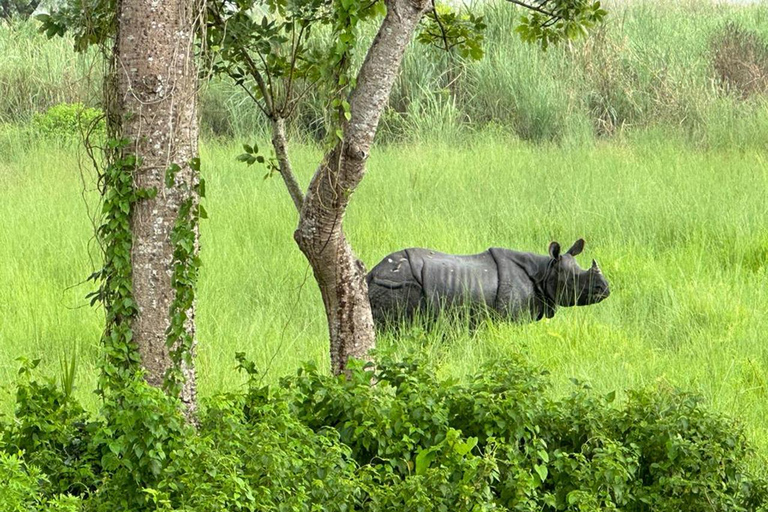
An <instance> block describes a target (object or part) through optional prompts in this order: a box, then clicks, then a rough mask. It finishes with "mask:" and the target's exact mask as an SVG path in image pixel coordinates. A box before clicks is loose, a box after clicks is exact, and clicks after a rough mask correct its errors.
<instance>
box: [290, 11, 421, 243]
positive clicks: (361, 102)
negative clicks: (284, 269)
mask: <svg viewBox="0 0 768 512" xmlns="http://www.w3.org/2000/svg"><path fill="white" fill-rule="evenodd" d="M429 1H430V0H389V1H388V2H387V14H386V16H385V18H384V20H383V21H382V23H381V26H380V27H379V31H378V33H377V34H376V38H375V39H374V40H373V43H371V46H370V48H369V50H368V54H367V55H366V57H365V61H364V62H363V65H362V67H361V68H360V72H359V73H358V75H357V82H356V83H357V85H356V87H355V89H354V90H353V91H352V93H351V94H350V97H349V104H350V114H351V117H350V120H349V121H348V122H346V123H344V124H343V126H342V128H343V140H342V141H341V142H339V143H337V144H336V146H335V147H334V148H333V149H332V150H330V151H329V152H328V153H326V155H325V157H324V158H323V161H322V163H321V164H320V166H319V167H318V169H317V171H315V174H314V176H313V177H312V181H311V182H310V185H309V189H308V192H307V196H306V198H305V199H304V206H303V208H302V212H301V220H300V223H299V227H298V229H297V230H296V233H294V238H296V241H297V242H298V244H299V246H300V247H302V250H304V251H305V252H306V251H307V250H309V251H320V250H321V249H322V247H323V246H324V245H325V243H326V241H327V240H328V237H330V236H332V234H333V233H334V232H335V228H334V227H335V222H336V219H340V218H343V214H344V211H345V209H346V206H347V204H348V202H349V198H350V196H351V195H352V193H353V192H354V190H355V188H357V185H358V184H359V183H360V181H361V180H362V179H363V175H364V174H365V162H366V160H367V158H368V154H369V151H370V148H371V145H372V144H373V139H374V136H375V135H376V129H377V127H378V124H379V118H380V117H381V114H382V112H383V111H384V108H385V107H386V104H387V100H388V99H389V94H390V92H391V90H392V86H393V84H394V82H395V79H396V78H397V74H398V71H399V70H400V64H401V62H402V60H403V55H404V54H405V50H406V47H407V45H408V43H409V41H410V40H411V36H412V35H413V32H414V30H415V29H416V25H417V24H418V22H419V20H420V19H421V17H422V15H423V14H424V11H425V10H426V8H427V6H428V5H429ZM311 247H314V248H315V249H311Z"/></svg>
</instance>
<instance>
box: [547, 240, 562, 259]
mask: <svg viewBox="0 0 768 512" xmlns="http://www.w3.org/2000/svg"><path fill="white" fill-rule="evenodd" d="M549 255H550V256H552V258H553V259H558V258H559V257H560V244H559V243H557V242H552V243H551V244H549Z"/></svg>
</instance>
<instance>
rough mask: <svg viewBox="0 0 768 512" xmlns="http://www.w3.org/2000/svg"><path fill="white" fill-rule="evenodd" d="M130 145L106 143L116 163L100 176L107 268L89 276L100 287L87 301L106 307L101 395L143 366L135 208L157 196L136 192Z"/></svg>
mask: <svg viewBox="0 0 768 512" xmlns="http://www.w3.org/2000/svg"><path fill="white" fill-rule="evenodd" d="M129 143H130V141H128V140H127V139H115V138H110V139H108V140H107V141H106V143H105V149H106V153H107V154H108V155H111V157H110V156H108V157H107V158H108V160H111V162H110V163H108V164H107V166H106V168H105V169H104V171H103V173H102V174H101V175H100V176H99V179H100V182H101V184H102V188H101V194H102V197H103V206H102V210H101V214H102V223H101V225H100V226H99V227H98V228H97V230H96V236H97V239H98V241H99V243H100V245H101V247H102V249H103V251H104V266H103V267H102V268H101V269H100V270H98V271H96V272H94V273H93V274H91V276H90V277H89V279H90V280H93V281H96V282H97V283H98V284H99V287H98V289H97V290H96V291H94V292H91V293H90V294H88V296H87V297H88V298H90V299H91V305H94V304H96V303H97V302H99V303H101V304H102V305H103V306H104V311H105V314H106V327H105V330H104V334H103V335H102V340H101V342H102V350H103V352H102V354H103V360H102V375H101V380H100V382H99V388H100V389H101V390H105V389H115V388H117V389H119V388H120V387H121V386H122V385H123V384H125V382H126V381H127V380H129V379H130V378H133V375H135V373H136V371H137V370H138V369H139V368H140V363H141V358H140V356H139V353H138V350H137V347H136V344H135V343H134V342H133V332H132V331H131V320H132V319H133V317H134V316H136V314H137V313H138V308H137V307H136V303H135V302H134V300H133V293H132V288H133V287H132V281H131V247H132V245H133V236H132V233H131V224H130V218H131V208H132V206H133V204H134V203H136V201H139V200H141V199H147V198H152V197H154V196H155V194H156V193H157V191H156V190H145V189H137V188H135V187H134V185H133V172H134V170H135V169H136V167H137V166H138V165H139V163H140V162H139V160H138V159H137V157H136V156H135V155H132V154H122V153H123V150H124V149H125V148H126V147H127V146H128V145H129Z"/></svg>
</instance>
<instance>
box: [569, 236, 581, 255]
mask: <svg viewBox="0 0 768 512" xmlns="http://www.w3.org/2000/svg"><path fill="white" fill-rule="evenodd" d="M583 250H584V239H583V238H579V239H578V240H576V243H575V244H573V247H571V248H570V249H568V251H567V253H566V254H570V255H571V256H578V255H579V254H581V251H583Z"/></svg>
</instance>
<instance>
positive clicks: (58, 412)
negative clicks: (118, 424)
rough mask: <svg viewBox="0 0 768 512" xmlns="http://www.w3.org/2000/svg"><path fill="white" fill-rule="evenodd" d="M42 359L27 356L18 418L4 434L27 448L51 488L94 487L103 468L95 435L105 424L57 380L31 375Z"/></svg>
mask: <svg viewBox="0 0 768 512" xmlns="http://www.w3.org/2000/svg"><path fill="white" fill-rule="evenodd" d="M39 362H40V361H39V360H36V361H24V362H23V364H22V367H21V369H20V370H19V381H18V386H17V389H16V410H15V418H14V421H13V422H12V423H11V424H10V425H9V426H7V427H6V428H5V431H4V432H2V431H0V434H1V435H0V440H2V442H3V444H4V447H5V450H6V451H8V452H9V453H17V452H23V453H25V457H24V458H25V461H26V462H28V463H30V464H32V465H34V466H36V467H37V468H39V469H40V471H42V473H43V474H45V475H46V477H47V481H46V482H45V483H44V484H43V489H44V490H45V491H46V494H49V495H53V494H58V493H70V494H75V495H80V494H83V493H86V492H89V491H90V490H92V489H94V488H95V487H96V484H97V477H96V473H97V472H98V469H97V463H98V461H97V459H96V454H95V453H93V452H92V446H91V445H92V441H91V438H92V435H93V434H94V433H95V432H97V431H98V430H99V429H100V425H99V424H96V423H92V422H90V421H89V419H88V415H87V414H86V412H85V410H84V409H83V408H82V407H81V406H80V405H79V404H78V403H76V402H75V401H74V400H73V399H72V398H71V397H70V396H69V395H67V394H66V393H65V392H64V391H62V390H61V389H59V387H58V386H57V385H56V382H55V381H53V380H48V381H45V382H39V381H37V380H36V379H34V378H33V377H32V373H33V371H34V370H35V368H36V367H37V365H38V364H39Z"/></svg>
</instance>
